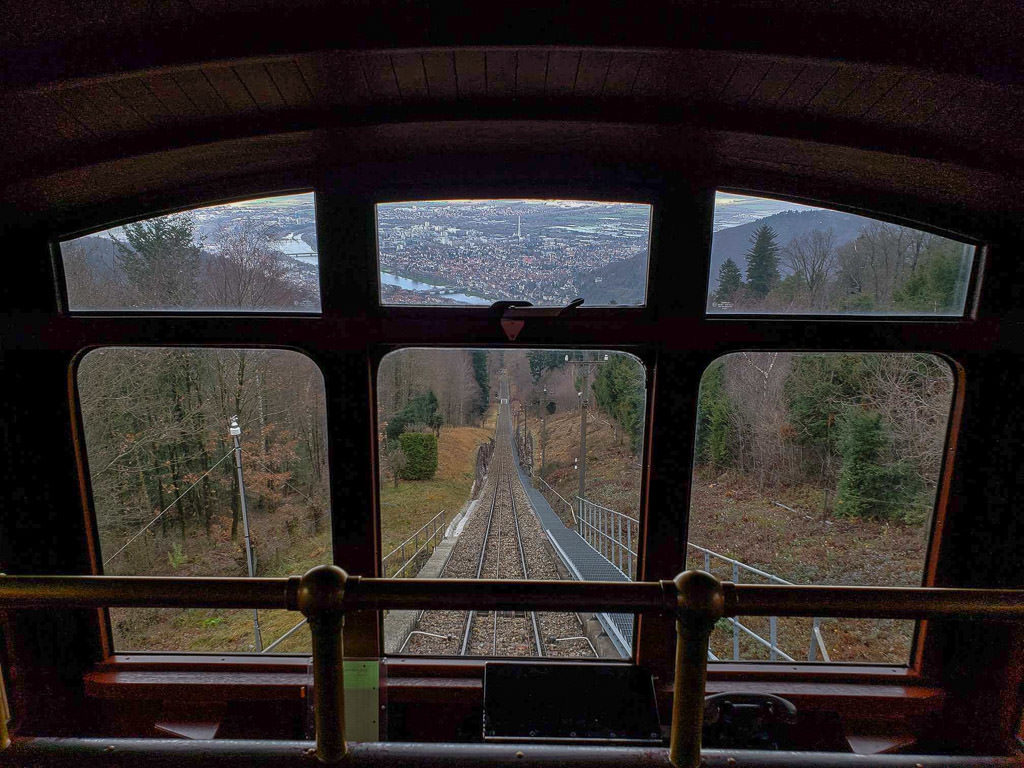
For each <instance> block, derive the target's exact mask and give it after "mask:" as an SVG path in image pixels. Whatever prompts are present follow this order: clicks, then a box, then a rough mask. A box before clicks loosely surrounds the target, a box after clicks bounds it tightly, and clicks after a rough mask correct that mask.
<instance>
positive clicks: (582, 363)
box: [565, 353, 608, 504]
mask: <svg viewBox="0 0 1024 768" xmlns="http://www.w3.org/2000/svg"><path fill="white" fill-rule="evenodd" d="M565 362H566V363H568V364H569V365H572V366H575V367H576V369H577V370H579V371H580V373H581V374H582V376H583V387H582V388H581V389H580V391H579V392H577V393H576V395H577V397H579V399H580V458H579V464H578V468H579V475H580V482H579V494H578V495H579V497H580V499H585V498H587V394H588V390H589V388H590V373H591V371H593V370H595V369H596V368H597V366H599V365H601V364H602V363H607V362H608V355H607V353H606V354H605V355H604V357H603V358H602V359H601V360H570V359H569V355H566V356H565ZM582 503H583V502H582V501H581V502H580V504H582Z"/></svg>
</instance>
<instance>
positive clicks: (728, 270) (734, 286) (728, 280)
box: [715, 259, 743, 301]
mask: <svg viewBox="0 0 1024 768" xmlns="http://www.w3.org/2000/svg"><path fill="white" fill-rule="evenodd" d="M742 286H743V273H742V272H740V268H739V267H738V266H736V262H735V261H733V260H732V259H726V260H725V263H724V264H722V266H721V267H719V268H718V293H717V294H716V297H715V298H716V299H717V300H718V301H732V300H733V297H734V296H735V295H736V291H738V290H739V289H740V288H741V287H742Z"/></svg>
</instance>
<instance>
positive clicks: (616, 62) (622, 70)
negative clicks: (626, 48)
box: [604, 53, 643, 98]
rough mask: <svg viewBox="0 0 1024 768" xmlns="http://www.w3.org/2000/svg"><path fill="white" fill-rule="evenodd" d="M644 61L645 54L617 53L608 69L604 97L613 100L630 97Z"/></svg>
mask: <svg viewBox="0 0 1024 768" xmlns="http://www.w3.org/2000/svg"><path fill="white" fill-rule="evenodd" d="M642 61H643V54H640V53H616V54H615V56H614V58H613V59H612V63H611V66H610V67H609V68H608V77H607V78H606V79H605V82H604V95H605V96H608V97H612V98H614V97H623V96H629V95H630V94H631V93H632V92H633V83H634V82H635V81H636V76H637V73H638V72H639V71H640V63H641V62H642Z"/></svg>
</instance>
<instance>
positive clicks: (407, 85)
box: [391, 52, 430, 101]
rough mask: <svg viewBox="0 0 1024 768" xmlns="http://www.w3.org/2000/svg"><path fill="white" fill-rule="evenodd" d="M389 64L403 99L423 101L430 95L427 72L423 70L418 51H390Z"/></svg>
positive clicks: (421, 58)
mask: <svg viewBox="0 0 1024 768" xmlns="http://www.w3.org/2000/svg"><path fill="white" fill-rule="evenodd" d="M391 66H392V67H393V68H394V70H395V79H396V80H397V81H398V91H399V93H401V94H402V100H403V101H425V100H426V99H428V98H429V97H430V91H429V90H428V89H427V73H426V72H425V71H424V70H423V57H422V56H421V55H420V54H419V53H415V52H412V53H392V54H391Z"/></svg>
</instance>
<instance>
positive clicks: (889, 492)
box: [836, 407, 919, 519]
mask: <svg viewBox="0 0 1024 768" xmlns="http://www.w3.org/2000/svg"><path fill="white" fill-rule="evenodd" d="M891 447H892V436H891V435H890V434H889V432H888V430H887V429H886V427H885V424H884V423H883V421H882V415H881V414H880V413H878V412H877V411H869V410H864V409H862V408H857V407H854V408H851V409H850V410H848V411H847V412H846V413H845V414H844V416H843V418H842V420H841V422H840V428H839V452H840V454H841V455H842V459H843V465H842V468H841V469H840V471H839V487H838V488H837V489H836V490H837V495H838V498H837V499H836V511H837V512H838V513H839V514H840V515H842V516H843V517H871V518H879V519H900V518H903V517H906V516H907V510H905V509H904V506H908V507H909V506H911V505H912V504H913V501H914V497H915V495H916V493H917V491H918V486H919V483H918V482H917V480H916V478H915V477H914V473H913V471H912V470H911V468H910V467H909V466H908V465H907V463H906V462H902V461H893V460H892V458H891V456H890V454H891Z"/></svg>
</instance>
